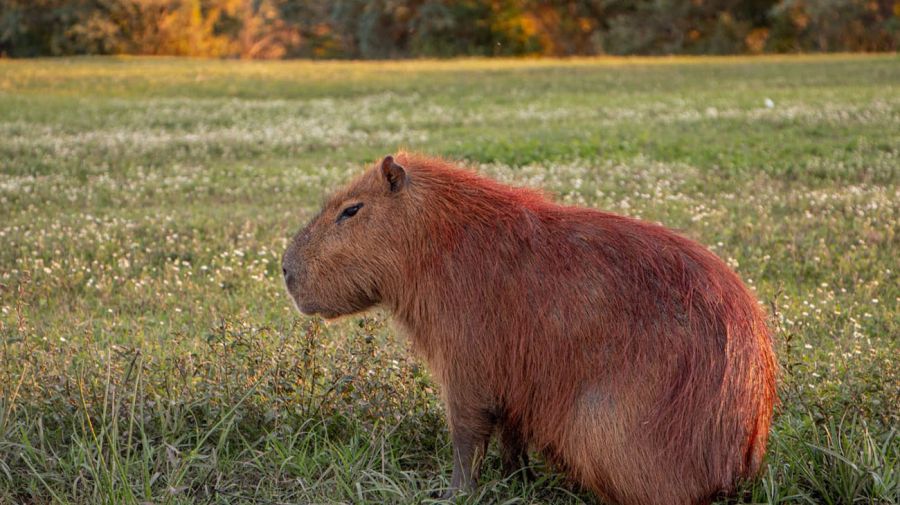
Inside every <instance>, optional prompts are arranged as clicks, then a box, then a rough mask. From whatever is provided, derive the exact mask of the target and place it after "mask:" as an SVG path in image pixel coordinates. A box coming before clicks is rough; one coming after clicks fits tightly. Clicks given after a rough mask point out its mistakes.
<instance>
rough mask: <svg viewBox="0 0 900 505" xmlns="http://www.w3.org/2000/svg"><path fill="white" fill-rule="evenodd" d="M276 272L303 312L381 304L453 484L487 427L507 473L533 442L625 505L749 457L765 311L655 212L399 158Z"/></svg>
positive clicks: (761, 379)
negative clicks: (409, 362) (431, 417)
mask: <svg viewBox="0 0 900 505" xmlns="http://www.w3.org/2000/svg"><path fill="white" fill-rule="evenodd" d="M360 203H361V204H362V206H361V207H358V208H357V209H356V212H355V213H353V209H349V208H350V207H353V206H356V205H358V204H360ZM347 209H349V210H347ZM347 214H351V215H349V216H348V215H347ZM283 267H284V273H285V280H286V283H287V287H288V291H289V292H290V293H291V295H292V297H293V298H294V300H295V302H296V304H297V306H298V308H300V310H301V311H303V312H305V313H318V314H321V315H323V316H325V317H336V316H340V315H344V314H350V313H355V312H358V311H362V310H365V309H367V308H369V307H372V306H375V305H380V306H382V307H384V308H386V309H387V310H389V311H390V312H391V313H392V314H393V316H394V318H395V320H396V321H397V323H398V324H399V326H400V327H402V329H403V330H405V333H406V334H408V336H409V339H410V341H411V343H412V346H413V348H414V350H415V352H416V353H418V354H419V355H420V356H421V357H422V358H423V359H424V360H425V361H426V362H427V364H428V366H429V368H430V370H431V372H432V374H433V376H434V378H435V380H436V381H437V382H438V383H439V384H440V385H441V390H442V394H443V398H444V402H445V405H446V410H447V416H448V420H449V423H450V429H451V436H452V439H453V446H454V472H453V478H452V480H451V492H452V491H454V490H455V489H457V488H463V489H471V488H472V487H473V486H474V485H475V482H476V479H477V473H478V461H479V457H480V455H481V454H483V451H484V448H485V447H486V444H487V441H488V440H489V439H490V437H491V435H492V434H493V433H494V432H495V431H499V434H500V438H501V450H502V453H503V454H502V459H503V463H504V466H505V467H506V468H507V470H508V471H511V470H513V469H514V468H515V467H516V466H518V465H521V464H522V463H523V462H525V461H527V449H528V448H529V447H530V448H532V449H534V450H536V451H538V452H539V453H541V454H542V455H544V456H545V457H546V458H547V459H548V460H549V461H551V462H553V463H554V464H555V465H557V466H558V467H559V468H561V469H563V470H564V471H565V472H566V473H567V475H569V476H570V477H571V478H572V479H573V480H575V481H576V482H578V483H580V484H582V485H583V486H585V487H587V488H589V489H591V490H592V491H594V492H595V493H596V494H597V495H599V496H600V497H602V498H604V499H605V500H607V501H609V502H612V503H619V504H623V505H630V504H642V505H648V504H649V505H654V504H660V505H662V504H666V505H671V504H699V503H708V502H710V501H711V500H712V499H713V498H714V497H715V496H716V495H718V494H722V493H729V492H732V491H733V490H734V489H735V486H736V484H737V483H738V482H740V481H741V480H742V479H746V478H750V477H752V476H754V475H755V474H756V473H757V472H758V470H759V469H760V466H761V462H762V458H763V455H764V452H765V448H766V441H767V439H768V434H769V424H770V421H771V417H772V409H773V404H774V402H775V401H776V397H775V372H776V365H775V359H774V355H773V351H772V343H771V339H770V334H769V330H768V329H767V326H766V321H765V314H764V312H763V310H762V309H761V307H760V305H759V303H758V302H757V301H756V299H755V298H754V296H753V295H752V294H751V293H750V292H749V291H748V289H747V288H746V287H745V286H744V284H743V283H742V282H741V281H740V279H739V278H738V276H737V275H736V274H735V273H734V272H733V271H732V270H731V269H730V268H729V267H728V266H727V265H726V264H725V263H724V262H723V261H722V260H720V259H719V258H718V257H716V256H715V255H714V254H712V253H711V252H710V251H709V250H707V249H706V248H705V247H703V246H701V245H700V244H698V243H696V242H694V241H692V240H689V239H687V238H685V237H682V236H681V235H679V234H677V233H675V232H673V231H670V230H668V229H666V228H664V227H662V226H659V225H656V224H651V223H648V222H644V221H640V220H637V219H632V218H628V217H623V216H619V215H615V214H610V213H606V212H601V211H598V210H593V209H588V208H581V207H571V206H563V205H559V204H556V203H553V202H552V201H550V200H549V199H547V198H546V197H544V196H543V195H542V194H540V193H539V192H536V191H533V190H529V189H522V188H513V187H509V186H507V185H504V184H501V183H498V182H496V181H493V180H491V179H488V178H485V177H482V176H479V175H477V174H475V173H474V172H472V171H469V170H466V169H461V168H458V167H456V166H454V165H453V164H451V163H449V162H447V161H444V160H440V159H435V158H429V157H424V156H419V155H415V154H409V153H403V152H401V153H398V154H396V155H395V156H394V157H390V156H389V157H387V158H385V159H384V160H383V161H382V162H380V163H378V164H376V166H375V167H373V169H371V170H368V171H366V172H365V173H363V174H362V175H361V176H359V177H358V178H357V179H356V180H355V181H353V182H352V183H351V184H350V185H349V186H347V187H346V188H345V189H343V190H341V191H339V192H337V193H336V194H334V195H333V196H332V197H331V198H330V199H329V200H328V202H327V203H326V204H325V206H324V208H323V209H322V211H321V212H320V214H319V215H318V216H316V217H315V218H314V219H313V220H312V222H311V223H310V224H309V225H308V226H306V227H305V228H304V229H303V230H301V231H300V232H299V233H298V234H297V236H296V237H295V238H294V240H293V241H292V242H291V244H290V246H289V247H288V250H287V252H286V253H285V256H284V260H283Z"/></svg>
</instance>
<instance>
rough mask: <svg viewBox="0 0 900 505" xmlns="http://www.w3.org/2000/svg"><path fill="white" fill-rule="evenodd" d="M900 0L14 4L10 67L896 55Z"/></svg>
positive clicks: (0, 48)
mask: <svg viewBox="0 0 900 505" xmlns="http://www.w3.org/2000/svg"><path fill="white" fill-rule="evenodd" d="M898 38H900V1H898V0H630V1H629V0H569V1H563V0H547V1H537V0H333V1H325V0H318V1H316V0H0V56H8V57H32V56H60V55H79V54H149V55H180V56H207V57H234V58H264V59H271V58H410V57H449V56H517V55H547V56H572V55H597V54H616V55H624V54H742V53H751V54H752V53H764V52H811V51H896V50H897V48H898Z"/></svg>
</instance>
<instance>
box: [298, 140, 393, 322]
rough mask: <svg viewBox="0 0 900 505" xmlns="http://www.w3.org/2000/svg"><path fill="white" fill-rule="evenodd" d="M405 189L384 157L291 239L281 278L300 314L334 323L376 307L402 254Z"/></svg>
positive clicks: (391, 161) (338, 193)
mask: <svg viewBox="0 0 900 505" xmlns="http://www.w3.org/2000/svg"><path fill="white" fill-rule="evenodd" d="M406 186H407V176H406V171H405V170H404V169H403V167H402V166H400V165H399V164H398V163H396V162H395V161H394V159H393V157H391V156H388V157H386V158H384V160H383V161H382V162H380V163H378V164H377V166H376V167H375V168H374V169H373V170H369V171H367V172H365V173H364V174H362V175H361V176H360V177H358V178H357V179H356V180H355V181H353V182H352V183H350V184H349V185H348V186H347V187H345V188H344V189H342V190H340V191H338V192H337V193H335V194H333V195H332V196H331V197H330V198H328V200H327V202H326V203H325V205H324V206H323V207H322V210H321V211H320V212H319V214H318V215H317V216H316V217H314V218H313V219H312V221H311V222H310V223H309V224H307V225H306V227H304V228H303V229H302V230H300V231H299V232H298V233H297V235H296V236H294V238H293V239H292V240H291V243H290V245H289V246H288V248H287V251H285V253H284V258H283V259H282V272H283V274H284V281H285V284H286V286H287V290H288V292H289V293H290V295H291V297H292V298H293V299H294V302H295V303H296V305H297V308H299V309H300V311H301V312H303V313H304V314H319V315H321V316H323V317H325V318H335V317H338V316H342V315H346V314H352V313H354V312H359V311H362V310H365V309H368V308H370V307H372V306H373V305H377V304H378V303H380V302H381V292H382V286H383V283H384V282H386V281H387V280H388V279H391V278H393V277H395V276H396V272H397V264H398V261H397V257H396V256H397V255H398V254H401V253H400V250H399V247H398V245H399V242H400V240H401V238H400V237H399V236H398V233H397V232H398V231H399V228H400V226H401V223H402V222H403V216H404V215H405V214H406V210H405V209H406V207H407V206H408V201H407V198H406V195H405V193H406V191H405V189H406Z"/></svg>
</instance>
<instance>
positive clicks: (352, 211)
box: [337, 203, 363, 223]
mask: <svg viewBox="0 0 900 505" xmlns="http://www.w3.org/2000/svg"><path fill="white" fill-rule="evenodd" d="M362 206H363V204H361V203H357V204H356V205H351V206H349V207H347V208H346V209H344V210H343V211H342V212H341V215H340V216H338V218H337V222H338V223H340V222H341V221H343V220H344V219H347V218H349V217H353V216H355V215H356V213H357V212H359V209H361V208H362Z"/></svg>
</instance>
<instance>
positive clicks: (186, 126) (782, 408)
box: [0, 55, 900, 504]
mask: <svg viewBox="0 0 900 505" xmlns="http://www.w3.org/2000/svg"><path fill="white" fill-rule="evenodd" d="M898 63H900V61H898V59H897V57H896V56H895V55H884V56H846V55H843V56H842V55H838V56H828V57H767V58H712V59H705V58H664V59H600V60H590V59H586V60H500V61H487V60H461V61H439V62H438V61H424V62H392V63H371V62H367V63H311V62H280V63H245V62H231V61H202V60H174V59H134V58H122V59H69V60H34V61H2V60H0V216H2V220H0V244H2V247H0V310H2V313H0V503H35V504H42V503H75V504H97V503H110V504H112V503H115V504H119V503H135V504H144V503H165V504H176V503H177V504H180V503H247V504H274V503H358V504H365V503H409V504H412V503H422V502H425V503H427V502H428V501H429V499H430V498H429V497H430V494H431V492H432V491H434V490H436V489H439V488H441V487H442V486H446V484H447V479H448V478H449V463H450V449H449V441H448V436H447V431H446V428H445V423H444V417H443V411H442V407H441V406H440V401H439V398H438V392H437V391H436V388H435V386H434V385H433V383H432V382H431V380H430V378H429V376H428V373H427V370H425V369H424V367H423V366H422V365H421V364H420V363H418V361H417V360H416V359H415V357H413V356H411V355H410V354H409V352H408V351H407V346H406V343H405V342H404V341H403V339H402V338H398V337H397V336H395V334H394V331H393V329H392V327H391V326H390V324H389V319H388V318H387V315H386V314H383V313H380V312H377V311H376V312H372V313H369V314H367V315H365V316H362V317H354V318H349V319H345V320H343V321H341V322H339V323H336V324H331V325H328V326H325V325H323V323H322V322H321V321H318V320H316V319H313V318H306V317H303V316H300V315H298V314H296V313H295V312H294V311H293V310H292V308H291V306H290V303H289V301H288V299H287V296H286V294H285V293H284V290H283V288H282V285H281V281H280V271H279V260H280V255H281V253H282V251H283V250H284V248H285V245H286V241H287V239H288V237H289V236H290V235H291V234H292V233H293V232H294V231H295V230H296V229H297V228H298V227H299V226H300V225H301V224H302V223H304V222H305V220H307V219H308V218H310V217H311V216H312V214H313V213H314V212H315V211H316V207H317V206H318V204H319V202H320V201H321V199H322V195H323V194H324V193H325V192H327V191H329V190H330V189H333V188H335V187H336V186H337V185H339V184H340V183H341V182H342V181H345V180H347V179H348V178H349V177H350V176H351V175H352V174H354V173H356V172H358V171H359V170H360V168H361V167H362V166H363V165H364V164H366V163H369V162H372V161H374V160H375V159H376V158H377V157H378V156H381V155H384V154H386V153H389V152H392V151H394V150H395V149H396V148H397V147H400V146H402V147H407V148H410V149H414V150H421V151H426V152H429V153H434V154H441V155H445V156H448V157H452V158H456V159H460V160H464V161H465V162H467V163H469V164H471V165H473V166H476V167H477V168H478V169H479V170H481V171H483V172H484V173H487V174H490V175H492V176H495V177H498V178H501V179H503V180H507V181H510V182H514V183H517V184H525V185H531V186H537V187H541V188H544V189H546V190H547V191H549V192H550V193H552V194H554V195H555V196H556V198H558V199H559V200H561V201H566V202H571V203H577V204H582V205H590V206H594V207H599V208H604V209H608V210H612V211H616V212H620V213H624V214H628V215H632V216H639V217H642V218H645V219H650V220H654V221H660V222H662V223H665V224H666V225H668V226H670V227H673V228H676V229H680V230H682V231H683V232H684V233H686V234H687V235H689V236H691V237H694V238H696V239H697V240H699V241H701V242H703V243H704V244H707V245H709V246H710V247H711V248H712V249H713V250H714V251H715V252H716V253H718V254H719V255H721V256H722V257H723V258H725V259H726V260H727V261H728V262H729V263H730V264H731V265H732V266H734V267H735V268H736V269H737V270H738V271H739V272H740V274H741V275H742V277H743V278H744V279H745V280H746V281H747V282H748V283H749V284H750V285H751V286H753V287H754V289H755V290H756V292H757V294H758V296H759V298H760V299H761V300H763V301H765V302H766V303H767V305H768V306H770V307H771V310H770V312H771V314H772V324H773V327H775V328H776V329H777V347H778V354H779V359H780V362H781V368H782V375H781V381H780V397H781V404H780V405H779V406H778V408H777V417H776V420H775V423H774V426H773V432H772V438H771V446H770V450H769V454H768V459H767V463H766V468H767V470H766V471H765V472H764V474H763V475H762V476H761V477H760V479H759V480H758V481H756V482H752V483H748V485H747V487H746V489H745V490H743V492H742V493H740V494H739V496H738V497H736V498H733V499H730V501H729V502H728V503H773V504H774V503H788V504H794V503H797V504H800V503H804V504H817V503H824V504H855V503H868V504H897V503H900V497H898V496H900V463H898V461H900V458H898V456H900V454H898V453H900V433H898V425H900V363H898V361H900V360H898V356H900V320H898V305H900V303H898V302H900V283H898V269H900V263H898V261H897V258H898V251H900V235H898V231H900V203H898V202H900V184H898V182H900V181H898V175H900V136H898V135H900V64H898ZM767 98H768V99H771V100H772V101H773V102H774V107H771V108H770V107H767V106H765V105H764V103H765V99H767ZM536 464H537V465H538V467H539V468H538V470H539V472H538V473H539V474H540V475H541V479H540V480H539V481H538V482H533V483H529V484H523V483H520V482H519V481H518V480H517V479H510V480H504V479H501V478H500V476H499V470H498V467H499V462H498V456H497V454H496V450H495V449H492V450H491V452H490V454H489V456H488V460H487V462H486V467H485V475H484V478H483V485H482V486H481V488H480V489H479V490H478V492H477V494H476V495H474V496H468V497H462V498H460V499H459V502H460V503H475V502H479V503H497V504H511V503H554V504H556V503H562V504H578V503H595V501H594V499H593V498H591V497H590V496H589V495H587V494H585V493H583V492H581V491H579V490H578V489H577V488H575V487H573V486H572V485H570V484H569V483H567V482H566V481H565V480H564V479H562V478H561V477H559V476H558V475H556V474H554V473H553V472H552V469H548V468H544V465H543V464H542V463H540V462H537V463H536Z"/></svg>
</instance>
